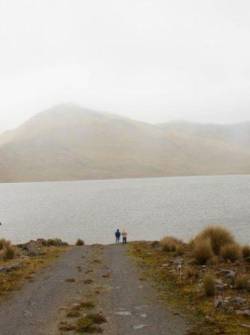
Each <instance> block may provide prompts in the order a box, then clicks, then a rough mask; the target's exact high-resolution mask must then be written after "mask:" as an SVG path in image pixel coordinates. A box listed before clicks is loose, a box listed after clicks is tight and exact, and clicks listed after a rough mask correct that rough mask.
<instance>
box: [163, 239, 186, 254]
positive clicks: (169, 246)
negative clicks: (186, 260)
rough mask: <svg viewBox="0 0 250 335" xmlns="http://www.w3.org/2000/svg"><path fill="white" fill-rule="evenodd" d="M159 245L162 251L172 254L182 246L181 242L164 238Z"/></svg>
mask: <svg viewBox="0 0 250 335" xmlns="http://www.w3.org/2000/svg"><path fill="white" fill-rule="evenodd" d="M160 245H161V247H162V250H163V251H166V252H174V251H176V249H177V247H178V246H180V245H183V242H182V241H180V240H177V239H176V238H174V237H171V236H166V237H164V238H163V239H162V240H161V241H160Z"/></svg>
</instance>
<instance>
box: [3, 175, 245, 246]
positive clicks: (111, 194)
mask: <svg viewBox="0 0 250 335" xmlns="http://www.w3.org/2000/svg"><path fill="white" fill-rule="evenodd" d="M0 221H1V222H2V223H3V225H2V226H1V227H0V234H1V237H4V238H7V239H10V240H11V241H13V242H15V243H17V242H24V241H27V240H30V239H36V238H39V237H44V238H52V237H60V238H62V239H64V240H66V241H68V242H74V241H75V240H76V239H77V238H79V237H81V238H83V239H84V240H85V241H86V242H87V243H111V242H113V232H114V230H115V229H116V228H120V229H123V228H125V229H126V230H127V231H128V233H129V239H130V240H143V239H145V240H156V239H160V238H161V237H162V236H164V235H174V236H176V237H179V238H183V239H184V240H188V239H190V238H191V237H192V236H193V234H196V233H198V232H199V231H200V230H201V229H202V228H203V227H204V226H206V225H208V224H223V225H225V226H226V227H227V228H229V229H231V230H232V231H233V232H234V234H235V235H236V237H237V239H238V240H239V241H240V242H244V243H246V242H248V243H249V242H250V224H249V222H250V176H218V177H174V178H145V179H120V180H99V181H97V180H95V181H79V182H53V183H51V182H46V183H20V184H0Z"/></svg>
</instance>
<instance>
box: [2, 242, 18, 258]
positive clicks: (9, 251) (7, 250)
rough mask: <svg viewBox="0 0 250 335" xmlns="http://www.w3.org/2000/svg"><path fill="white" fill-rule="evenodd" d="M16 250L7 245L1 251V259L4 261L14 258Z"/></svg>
mask: <svg viewBox="0 0 250 335" xmlns="http://www.w3.org/2000/svg"><path fill="white" fill-rule="evenodd" d="M15 255H16V249H15V247H13V246H12V245H7V246H5V247H4V249H2V258H3V260H4V261H8V260H10V259H13V258H15Z"/></svg>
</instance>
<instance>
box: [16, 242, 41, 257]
mask: <svg viewBox="0 0 250 335" xmlns="http://www.w3.org/2000/svg"><path fill="white" fill-rule="evenodd" d="M21 248H22V249H23V250H24V251H25V252H26V254H27V256H30V257H34V256H40V255H43V254H44V252H43V251H42V248H41V245H40V244H39V243H38V242H37V241H30V242H28V243H25V244H22V245H21Z"/></svg>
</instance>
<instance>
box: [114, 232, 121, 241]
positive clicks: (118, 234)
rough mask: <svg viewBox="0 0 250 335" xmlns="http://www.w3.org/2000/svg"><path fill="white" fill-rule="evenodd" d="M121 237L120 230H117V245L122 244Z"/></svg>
mask: <svg viewBox="0 0 250 335" xmlns="http://www.w3.org/2000/svg"><path fill="white" fill-rule="evenodd" d="M120 237H121V233H120V230H119V229H117V230H116V232H115V242H116V243H120Z"/></svg>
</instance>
